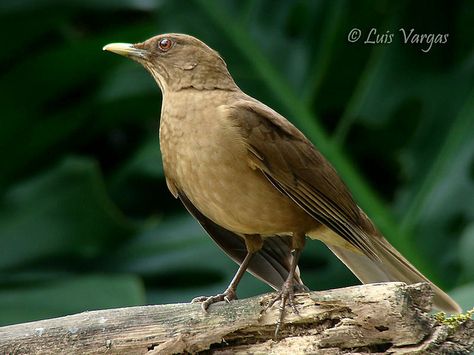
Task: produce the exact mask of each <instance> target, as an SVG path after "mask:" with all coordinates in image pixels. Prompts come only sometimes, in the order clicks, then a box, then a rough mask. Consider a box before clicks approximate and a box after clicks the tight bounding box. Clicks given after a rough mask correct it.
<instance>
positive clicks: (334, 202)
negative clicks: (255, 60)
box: [227, 99, 378, 259]
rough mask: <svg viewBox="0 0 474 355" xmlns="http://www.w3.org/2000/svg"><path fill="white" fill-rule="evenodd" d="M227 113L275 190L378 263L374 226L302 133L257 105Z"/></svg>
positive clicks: (241, 106)
mask: <svg viewBox="0 0 474 355" xmlns="http://www.w3.org/2000/svg"><path fill="white" fill-rule="evenodd" d="M227 110H228V111H227V114H228V115H229V119H230V120H231V122H232V123H233V124H234V125H235V126H237V127H238V128H240V129H241V132H242V135H243V136H244V139H245V141H246V143H247V146H248V152H249V164H250V166H251V167H252V168H254V169H259V170H261V172H262V173H263V174H264V175H265V177H266V178H267V179H268V180H269V181H270V182H271V183H272V184H273V185H274V186H275V188H277V189H278V190H279V191H280V192H281V193H283V194H284V195H286V196H288V197H289V198H291V199H292V200H293V201H294V202H295V203H296V204H297V205H298V206H300V207H301V208H302V209H303V210H304V211H306V213H308V214H309V215H311V216H312V217H313V218H314V219H316V220H317V221H318V222H320V223H321V224H323V225H325V226H326V227H328V228H330V229H331V230H332V231H334V232H335V233H337V234H338V235H339V236H341V237H342V238H344V239H345V240H346V241H347V242H349V243H350V244H351V245H352V246H353V247H354V249H356V250H359V251H361V252H363V253H364V254H366V255H367V256H369V257H371V258H375V259H376V258H377V256H376V254H375V252H374V250H373V248H372V243H371V238H373V236H377V235H378V233H377V232H376V230H375V228H374V226H373V225H372V223H371V222H370V220H369V219H368V218H367V217H366V216H365V214H363V213H361V212H360V209H359V207H358V206H357V205H356V203H355V202H354V201H353V199H352V196H351V194H350V192H349V191H348V189H347V187H346V186H345V185H344V183H343V182H342V180H341V179H340V178H339V177H338V175H337V173H336V171H335V170H334V169H333V168H332V166H331V165H330V164H329V163H328V162H327V161H326V159H325V158H324V157H323V156H322V155H321V154H320V153H319V152H318V150H317V149H316V148H315V147H314V146H313V145H312V143H311V142H310V141H309V140H308V139H307V138H306V137H305V136H304V135H303V134H302V133H301V132H300V131H299V130H298V129H297V128H296V127H294V126H293V125H292V124H291V123H290V122H288V121H287V120H286V119H285V118H283V117H282V116H281V115H279V114H278V113H276V112H275V111H273V110H272V109H270V108H268V107H267V106H265V105H263V104H261V103H259V102H257V101H253V100H251V99H248V100H247V99H244V100H241V101H237V102H236V103H234V104H233V105H232V106H229V107H227Z"/></svg>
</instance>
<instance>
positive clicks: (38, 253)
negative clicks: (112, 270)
mask: <svg viewBox="0 0 474 355" xmlns="http://www.w3.org/2000/svg"><path fill="white" fill-rule="evenodd" d="M2 202H3V203H2V205H1V209H0V270H1V269H5V268H11V267H14V266H15V267H19V266H20V265H22V264H25V263H30V262H33V261H35V260H39V259H41V258H46V257H49V258H54V257H55V256H59V255H63V256H64V255H67V254H76V255H79V256H87V257H94V256H96V255H98V254H99V253H100V252H101V251H102V250H104V249H106V248H108V247H109V245H110V244H111V243H112V244H113V243H117V242H119V241H120V240H123V239H124V238H126V237H128V236H130V235H131V233H133V232H134V231H135V230H136V229H135V227H134V226H133V225H132V224H131V223H130V222H129V221H127V219H126V218H125V217H124V216H123V215H122V214H121V213H120V212H119V211H118V210H117V208H116V207H115V206H114V205H113V204H112V202H111V201H110V200H109V199H108V197H107V195H106V192H105V186H104V184H103V181H102V179H101V176H100V173H99V171H98V168H97V166H96V165H95V164H94V163H93V162H91V161H90V160H87V159H81V158H75V159H68V160H66V161H65V162H63V163H62V164H60V165H59V166H57V167H56V168H55V169H53V170H51V171H49V172H48V173H46V174H43V175H42V176H38V177H36V178H34V179H31V180H30V181H28V182H25V183H22V184H18V185H17V186H15V187H14V188H12V189H11V190H10V191H8V193H7V194H6V195H5V198H4V199H3V201H2Z"/></svg>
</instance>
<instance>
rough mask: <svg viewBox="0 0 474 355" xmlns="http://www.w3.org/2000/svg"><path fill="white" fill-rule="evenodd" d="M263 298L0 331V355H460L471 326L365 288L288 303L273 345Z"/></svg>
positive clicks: (413, 288)
mask: <svg viewBox="0 0 474 355" xmlns="http://www.w3.org/2000/svg"><path fill="white" fill-rule="evenodd" d="M271 297H272V295H271V294H267V295H264V296H260V297H253V298H249V299H244V300H238V301H234V302H231V303H230V304H223V303H219V304H216V305H212V306H211V307H210V310H209V311H208V312H207V313H205V312H203V311H202V309H201V307H200V305H199V304H169V305H158V306H143V307H130V308H120V309H111V310H101V311H93V312H84V313H79V314H75V315H72V316H67V317H61V318H54V319H48V320H41V321H37V322H31V323H24V324H17V325H11V326H6V327H0V353H1V354H4V353H5V354H25V353H51V354H58V353H81V354H89V353H107V354H118V353H120V354H124V353H126V354H158V353H159V354H174V353H183V352H188V353H198V352H201V351H207V353H213V354H229V353H237V354H238V353H273V354H279V353H282V354H283V353H298V354H310V353H313V354H314V353H318V354H350V353H369V352H370V353H384V352H390V353H391V354H413V353H419V354H425V353H426V354H432V353H456V354H469V352H470V350H472V349H474V321H473V320H468V321H466V322H464V323H463V324H461V325H460V326H459V327H458V328H457V329H455V330H453V329H451V328H449V327H448V326H447V325H444V324H440V323H439V322H437V321H436V320H434V318H433V317H431V316H430V315H429V314H428V312H429V311H430V309H431V297H432V295H431V290H430V288H429V286H427V285H425V284H416V285H409V286H407V285H405V284H403V283H383V284H368V285H363V286H354V287H347V288H342V289H336V290H329V291H322V292H311V293H309V294H302V295H299V296H298V297H297V303H298V309H299V311H300V314H299V315H295V314H293V313H292V311H291V310H289V309H288V310H287V315H286V317H285V325H284V326H283V328H282V330H281V333H280V340H279V341H276V340H274V339H273V333H274V331H275V324H276V321H277V319H278V307H275V306H274V307H272V308H271V309H268V310H265V305H266V304H267V303H268V302H269V300H270V299H271Z"/></svg>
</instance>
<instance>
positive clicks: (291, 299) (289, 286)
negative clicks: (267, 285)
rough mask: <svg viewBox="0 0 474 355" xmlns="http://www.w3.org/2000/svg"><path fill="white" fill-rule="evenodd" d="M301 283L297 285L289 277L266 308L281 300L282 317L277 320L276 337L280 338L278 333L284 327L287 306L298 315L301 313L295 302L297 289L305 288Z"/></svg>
mask: <svg viewBox="0 0 474 355" xmlns="http://www.w3.org/2000/svg"><path fill="white" fill-rule="evenodd" d="M299 286H300V285H295V284H294V282H293V279H287V280H286V281H285V282H284V283H283V286H282V288H281V290H280V291H278V293H277V294H276V296H275V297H274V298H273V299H272V300H271V301H270V303H269V304H268V306H267V307H266V309H268V308H270V307H272V306H273V305H274V304H275V303H276V302H277V301H280V304H279V307H278V308H279V310H280V317H279V318H278V322H277V327H276V329H275V338H276V339H278V333H279V332H280V329H281V327H282V324H283V319H284V317H285V309H286V306H287V305H288V306H290V307H291V309H292V310H293V312H294V313H295V314H296V315H299V314H300V313H299V311H298V308H296V304H295V289H296V290H297V291H302V290H304V289H300V287H299ZM303 287H304V288H306V286H303Z"/></svg>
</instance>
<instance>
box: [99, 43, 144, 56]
mask: <svg viewBox="0 0 474 355" xmlns="http://www.w3.org/2000/svg"><path fill="white" fill-rule="evenodd" d="M102 50H104V51H108V52H113V53H117V54H120V55H123V56H124V57H127V58H131V59H145V57H146V54H147V51H146V50H144V49H140V48H137V47H135V45H133V44H130V43H110V44H107V45H106V46H104V47H103V48H102Z"/></svg>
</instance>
